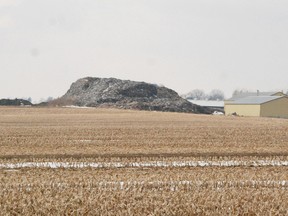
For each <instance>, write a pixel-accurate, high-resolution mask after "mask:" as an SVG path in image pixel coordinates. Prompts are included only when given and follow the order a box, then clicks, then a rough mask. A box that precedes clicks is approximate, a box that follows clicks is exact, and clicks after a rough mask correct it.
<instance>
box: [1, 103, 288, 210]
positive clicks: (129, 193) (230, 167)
mask: <svg viewBox="0 0 288 216" xmlns="http://www.w3.org/2000/svg"><path fill="white" fill-rule="evenodd" d="M0 116H1V118H0V209H1V214H4V215H15V214H21V215H32V214H38V215H39V214H40V215H41V214H45V215H55V214H58V215H59V214H60V215H62V214H69V215H70V214H88V215H89V214H90V215H140V214H141V215H143V214H144V215H149V214H154V215H191V214H192V215H193V214H197V215H199V214H200V215H223V214H226V215H227V214H231V215H243V214H248V215H249V214H250V215H253V214H258V215H269V214H272V215H287V214H288V212H287V209H288V204H287V202H285V200H287V199H288V195H287V194H288V193H287V189H288V171H287V161H288V121H287V120H285V119H268V118H237V117H224V116H205V115H193V114H179V113H162V112H144V111H142V112H138V111H129V110H114V109H73V108H12V107H9V108H3V107H1V108H0Z"/></svg>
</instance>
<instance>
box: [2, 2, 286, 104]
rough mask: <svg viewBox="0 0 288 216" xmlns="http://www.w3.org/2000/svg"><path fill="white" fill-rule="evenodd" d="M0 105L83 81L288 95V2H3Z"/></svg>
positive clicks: (45, 94)
mask: <svg viewBox="0 0 288 216" xmlns="http://www.w3.org/2000/svg"><path fill="white" fill-rule="evenodd" d="M0 44H1V46H0V73H1V77H0V98H7V97H10V98H15V97H32V99H33V100H34V101H37V100H39V99H40V98H47V97H48V96H52V97H58V96H62V95H63V94H64V93H65V92H66V91H67V90H68V88H69V86H70V84H71V83H72V82H74V81H76V80H77V79H78V78H82V77H85V76H95V77H116V78H120V79H130V80H137V81H146V82H150V83H157V84H163V85H165V86H166V87H169V88H172V89H174V90H176V91H177V92H178V93H180V94H181V93H187V92H189V91H190V90H192V89H195V88H200V89H203V90H205V91H207V92H209V91H210V90H212V89H214V88H217V89H222V90H223V91H224V92H225V95H226V97H229V96H230V95H231V94H232V91H233V90H234V89H237V88H246V89H249V90H255V91H256V90H257V89H259V90H260V91H269V90H284V91H285V92H286V91H287V89H288V1H287V0H277V1H275V0H270V1H268V0H238V1H236V0H217V1H216V0H137V1H135V0H69V1H67V0H0Z"/></svg>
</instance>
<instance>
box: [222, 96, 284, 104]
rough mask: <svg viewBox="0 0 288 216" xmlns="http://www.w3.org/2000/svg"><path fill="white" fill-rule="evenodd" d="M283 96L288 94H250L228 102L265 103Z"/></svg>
mask: <svg viewBox="0 0 288 216" xmlns="http://www.w3.org/2000/svg"><path fill="white" fill-rule="evenodd" d="M283 97H286V96H249V97H245V98H240V99H238V100H235V101H229V102H228V103H227V104H263V103H267V102H269V101H272V100H276V99H279V98H283Z"/></svg>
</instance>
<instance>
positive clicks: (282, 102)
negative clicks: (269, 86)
mask: <svg viewBox="0 0 288 216" xmlns="http://www.w3.org/2000/svg"><path fill="white" fill-rule="evenodd" d="M260 116H263V117H277V118H288V98H286V97H284V98H280V99H278V100H274V101H270V102H268V103H265V104H262V105H261V112H260Z"/></svg>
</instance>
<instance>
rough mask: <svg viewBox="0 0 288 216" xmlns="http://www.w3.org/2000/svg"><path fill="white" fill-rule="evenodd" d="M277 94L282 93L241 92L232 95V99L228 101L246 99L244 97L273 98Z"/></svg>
mask: <svg viewBox="0 0 288 216" xmlns="http://www.w3.org/2000/svg"><path fill="white" fill-rule="evenodd" d="M277 93H282V92H279V91H274V92H242V93H239V94H236V95H233V97H231V98H229V99H228V100H229V101H230V100H232V101H234V100H239V99H241V98H246V97H252V96H273V95H275V94H277Z"/></svg>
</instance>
